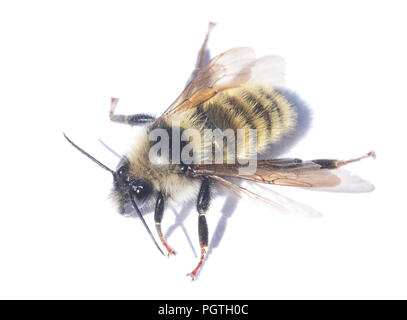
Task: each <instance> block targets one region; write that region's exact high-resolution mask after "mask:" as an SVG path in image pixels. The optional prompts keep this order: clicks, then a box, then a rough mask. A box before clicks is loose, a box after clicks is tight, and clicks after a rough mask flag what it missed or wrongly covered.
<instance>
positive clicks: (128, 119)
mask: <svg viewBox="0 0 407 320" xmlns="http://www.w3.org/2000/svg"><path fill="white" fill-rule="evenodd" d="M118 102H119V99H116V98H112V102H111V105H110V112H109V117H110V120H111V121H113V122H119V123H124V124H128V125H131V126H136V125H143V124H145V123H149V122H152V121H154V120H155V118H154V117H153V116H150V115H148V114H142V113H138V114H132V115H123V114H115V113H114V110H115V108H116V105H117V103H118Z"/></svg>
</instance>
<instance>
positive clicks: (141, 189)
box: [131, 180, 152, 205]
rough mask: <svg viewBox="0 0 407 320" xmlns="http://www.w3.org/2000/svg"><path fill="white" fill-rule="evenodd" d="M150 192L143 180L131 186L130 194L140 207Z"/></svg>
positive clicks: (150, 188) (150, 189)
mask: <svg viewBox="0 0 407 320" xmlns="http://www.w3.org/2000/svg"><path fill="white" fill-rule="evenodd" d="M151 192H152V187H151V185H150V184H149V183H148V182H146V181H144V180H136V181H135V182H133V183H132V184H131V193H132V195H133V197H134V200H135V201H136V203H137V204H138V205H142V204H143V203H144V202H145V201H146V200H147V198H148V197H149V196H150V194H151Z"/></svg>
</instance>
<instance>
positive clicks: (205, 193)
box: [188, 178, 211, 280]
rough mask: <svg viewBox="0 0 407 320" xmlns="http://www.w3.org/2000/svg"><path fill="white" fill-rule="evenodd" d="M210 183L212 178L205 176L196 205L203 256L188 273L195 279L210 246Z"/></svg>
mask: <svg viewBox="0 0 407 320" xmlns="http://www.w3.org/2000/svg"><path fill="white" fill-rule="evenodd" d="M210 185H211V180H210V179H208V178H205V179H204V180H203V181H202V184H201V189H200V190H199V194H198V201H197V205H196V209H197V210H198V214H199V218H198V235H199V245H200V247H201V258H200V260H199V263H198V265H197V266H196V268H195V269H194V270H193V271H192V272H191V273H189V274H188V275H189V276H190V277H191V278H192V280H194V279H195V277H196V274H197V272H198V270H199V269H200V268H201V267H202V264H203V262H204V260H205V254H206V250H205V248H207V247H208V225H207V223H206V217H205V215H206V212H207V211H208V208H209V203H210V200H211V193H210Z"/></svg>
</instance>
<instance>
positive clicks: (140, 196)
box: [64, 133, 164, 255]
mask: <svg viewBox="0 0 407 320" xmlns="http://www.w3.org/2000/svg"><path fill="white" fill-rule="evenodd" d="M64 136H65V138H66V140H68V142H69V143H70V144H72V145H73V146H74V147H75V148H76V149H77V150H78V151H80V152H81V153H82V154H84V155H85V156H87V157H88V158H89V159H91V160H92V161H93V162H95V163H96V164H97V165H99V166H100V167H101V168H103V169H105V170H107V171H109V172H110V173H111V174H112V175H113V180H114V188H113V197H114V198H116V200H117V201H118V202H119V210H121V211H120V213H122V214H123V213H125V211H124V210H125V209H127V207H130V208H131V209H132V211H133V209H134V210H135V211H136V213H137V215H138V217H139V218H140V220H141V222H142V223H143V225H144V227H145V228H146V229H147V232H148V234H149V235H150V237H151V239H152V240H153V242H154V244H155V245H156V247H157V248H158V250H159V251H160V252H161V253H162V254H163V255H164V253H163V252H162V250H161V249H160V247H159V246H158V244H157V242H156V241H155V239H154V236H153V235H152V233H151V231H150V229H149V228H148V226H147V224H146V222H145V221H144V218H143V216H142V214H141V212H140V209H139V207H142V206H143V205H144V204H145V202H146V201H147V200H148V199H151V198H152V197H151V195H152V194H153V187H152V184H151V183H150V182H148V181H146V180H144V179H139V178H136V177H134V176H132V175H131V173H130V163H129V161H128V159H127V158H123V159H122V161H120V163H119V166H118V167H117V170H116V171H113V170H112V169H110V168H109V167H107V166H105V165H104V164H103V163H101V162H100V161H99V160H97V159H96V158H94V157H93V156H91V155H90V154H89V153H87V152H86V151H85V150H83V149H82V148H80V147H79V146H77V145H76V144H75V143H73V142H72V141H71V140H70V139H69V138H68V137H67V136H66V135H65V133H64Z"/></svg>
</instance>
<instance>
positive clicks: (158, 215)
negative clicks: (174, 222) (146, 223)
mask: <svg viewBox="0 0 407 320" xmlns="http://www.w3.org/2000/svg"><path fill="white" fill-rule="evenodd" d="M163 215H164V196H163V195H162V193H161V192H160V193H159V194H158V197H157V202H156V203H155V212H154V221H155V228H156V230H157V233H158V236H159V237H160V240H161V242H162V243H163V245H164V247H165V248H166V249H167V251H168V256H170V255H172V254H174V255H175V252H174V251H173V250H172V249H171V248H170V247H169V245H168V244H167V242H166V241H165V239H164V236H163V232H162V230H161V221H162V219H163Z"/></svg>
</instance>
